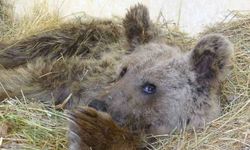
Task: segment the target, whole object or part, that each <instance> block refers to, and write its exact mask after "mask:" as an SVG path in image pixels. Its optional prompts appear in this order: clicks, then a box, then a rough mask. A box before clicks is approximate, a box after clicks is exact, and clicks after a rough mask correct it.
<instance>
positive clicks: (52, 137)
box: [0, 0, 250, 150]
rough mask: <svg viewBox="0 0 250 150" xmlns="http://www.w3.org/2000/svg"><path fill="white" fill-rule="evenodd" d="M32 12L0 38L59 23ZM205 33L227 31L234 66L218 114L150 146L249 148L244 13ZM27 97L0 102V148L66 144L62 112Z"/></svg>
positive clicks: (172, 33)
mask: <svg viewBox="0 0 250 150" xmlns="http://www.w3.org/2000/svg"><path fill="white" fill-rule="evenodd" d="M0 2H1V0H0ZM0 4H1V3H0ZM44 5H45V4H44ZM38 6H41V4H40V5H38ZM0 7H1V5H0ZM33 14H34V15H28V16H24V17H23V18H20V19H19V20H17V21H15V22H14V23H13V24H12V25H11V26H8V28H7V29H6V28H5V29H4V32H0V33H3V35H1V36H0V41H5V42H6V41H7V42H9V41H14V40H17V39H21V38H25V37H27V36H29V35H32V34H35V33H39V32H44V31H47V30H51V29H55V28H58V27H60V26H61V25H63V24H64V22H65V21H64V20H63V19H61V18H60V16H59V15H58V14H51V13H48V11H47V8H46V7H37V8H34V10H33ZM34 16H36V17H34ZM118 26H120V25H119V23H118ZM160 27H161V29H162V31H164V32H162V36H164V37H165V39H166V42H167V43H168V44H171V45H177V46H179V47H181V48H182V49H190V47H191V46H192V44H193V43H194V41H195V40H194V39H193V38H190V37H189V36H188V35H187V34H185V33H182V32H180V31H179V30H178V29H177V28H171V27H169V26H167V24H161V25H160ZM0 30H1V29H0ZM211 32H219V33H222V34H224V35H226V36H228V37H229V38H230V40H231V41H232V42H233V43H234V45H235V55H234V69H233V71H232V74H231V75H230V76H229V77H228V79H227V80H226V81H225V83H224V86H223V90H222V99H223V102H225V103H224V105H223V114H222V116H221V117H219V118H218V119H216V120H214V121H212V122H211V123H209V124H208V126H206V127H204V130H201V131H193V132H185V131H183V132H182V133H175V132H174V133H172V134H170V135H159V136H155V137H157V139H158V141H157V142H156V143H153V144H152V146H153V147H154V149H250V104H249V103H250V98H249V97H250V96H249V94H250V87H249V85H250V15H244V16H237V17H236V19H234V20H231V21H229V22H226V23H223V22H222V23H218V24H216V25H215V26H213V27H209V28H208V29H207V30H206V31H204V32H203V33H202V34H206V33H211ZM121 40H123V39H122V38H121ZM117 44H119V43H114V46H117ZM27 101H28V100H26V99H25V97H24V98H23V99H21V100H19V99H8V100H5V101H3V102H1V103H0V137H1V138H0V148H10V147H12V148H13V149H51V150H56V149H67V138H66V133H67V123H66V122H67V121H66V119H65V116H64V115H63V112H58V111H55V110H54V109H50V108H45V107H44V105H42V104H39V103H37V102H30V101H29V102H27Z"/></svg>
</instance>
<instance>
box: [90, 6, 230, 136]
mask: <svg viewBox="0 0 250 150" xmlns="http://www.w3.org/2000/svg"><path fill="white" fill-rule="evenodd" d="M123 23H124V27H125V33H126V35H127V39H128V42H129V44H130V50H131V51H132V53H131V54H130V55H128V56H126V57H125V58H124V60H123V63H122V65H121V66H120V67H119V69H118V70H119V71H118V75H117V80H116V81H115V82H114V83H112V85H111V86H110V87H108V88H107V89H106V91H105V93H104V94H102V95H100V96H99V97H98V98H97V99H96V100H93V101H92V102H90V104H89V106H91V107H94V108H96V109H97V110H102V111H107V112H108V114H110V115H111V117H112V118H113V120H114V121H115V122H117V123H118V124H119V125H121V126H124V127H128V128H129V129H131V130H143V131H145V132H146V133H153V134H159V133H161V134H162V133H168V132H170V131H172V130H174V129H182V128H185V127H189V126H192V127H201V126H203V125H204V123H206V122H209V121H211V120H212V119H215V118H216V117H217V116H218V115H219V113H220V104H219V97H218V90H219V83H220V82H221V81H222V80H223V79H224V78H225V75H226V74H227V72H228V70H230V57H231V55H232V53H233V47H232V44H231V43H230V42H229V41H228V40H227V39H226V38H225V37H223V36H222V35H218V34H210V35H206V36H204V37H202V38H201V39H200V40H199V41H198V42H197V44H196V46H194V48H193V49H192V50H191V51H189V52H187V53H182V52H181V51H180V50H179V49H177V48H173V47H169V46H167V45H166V44H164V43H159V42H157V41H155V40H154V36H153V32H151V31H150V30H151V29H152V25H151V22H150V19H149V15H148V10H147V8H145V7H144V6H143V5H137V6H135V7H133V8H131V9H130V10H129V11H128V13H127V15H126V17H125V19H124V22H123Z"/></svg>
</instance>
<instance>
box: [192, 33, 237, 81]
mask: <svg viewBox="0 0 250 150" xmlns="http://www.w3.org/2000/svg"><path fill="white" fill-rule="evenodd" d="M232 54H233V46H232V44H231V42H230V41H229V40H228V39H227V38H225V37H224V36H222V35H220V34H209V35H206V36H204V37H203V38H201V39H200V41H199V42H198V43H197V45H196V46H195V47H194V49H193V51H192V52H191V64H192V66H193V69H194V70H195V71H196V73H197V80H198V82H206V83H207V82H209V81H212V80H214V79H216V80H219V81H220V80H222V79H223V78H224V77H225V75H226V73H227V72H228V71H229V70H230V68H231V63H230V61H231V56H232Z"/></svg>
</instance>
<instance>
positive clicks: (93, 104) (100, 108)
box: [88, 99, 108, 112]
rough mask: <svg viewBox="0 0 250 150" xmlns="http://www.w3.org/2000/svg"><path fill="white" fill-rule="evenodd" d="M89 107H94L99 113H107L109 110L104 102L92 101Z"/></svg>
mask: <svg viewBox="0 0 250 150" xmlns="http://www.w3.org/2000/svg"><path fill="white" fill-rule="evenodd" d="M88 106H89V107H92V108H94V109H96V110H98V111H102V112H107V108H108V105H107V104H106V103H105V102H104V101H101V100H96V99H95V100H92V101H91V102H90V103H89V104H88Z"/></svg>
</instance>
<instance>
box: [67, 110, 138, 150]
mask: <svg viewBox="0 0 250 150" xmlns="http://www.w3.org/2000/svg"><path fill="white" fill-rule="evenodd" d="M69 114H70V117H69V119H70V121H71V124H70V129H71V130H70V133H69V137H70V138H69V139H70V148H69V149H70V150H75V149H78V150H80V149H86V150H87V149H93V150H99V149H100V150H101V149H102V150H118V149H123V150H134V149H136V148H139V141H140V139H139V136H136V135H135V134H132V133H130V132H129V131H128V130H125V129H122V128H120V127H118V126H117V125H116V124H115V123H114V122H113V120H112V118H111V117H110V116H109V115H108V114H106V113H102V112H98V111H96V110H95V109H92V108H89V107H85V108H84V107H83V108H79V109H77V110H74V112H70V113H69ZM76 136H77V138H76Z"/></svg>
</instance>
